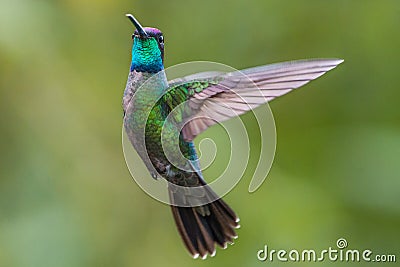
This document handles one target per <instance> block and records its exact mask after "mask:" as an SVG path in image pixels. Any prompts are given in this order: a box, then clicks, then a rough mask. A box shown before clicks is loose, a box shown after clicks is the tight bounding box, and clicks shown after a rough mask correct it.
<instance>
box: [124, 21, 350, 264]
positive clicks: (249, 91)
mask: <svg viewBox="0 0 400 267" xmlns="http://www.w3.org/2000/svg"><path fill="white" fill-rule="evenodd" d="M126 16H127V17H128V18H129V20H130V21H131V22H132V23H133V25H134V27H135V31H134V33H133V35H132V40H133V45H132V60H131V64H130V71H129V75H128V81H127V84H126V88H125V91H124V94H123V101H122V105H123V111H124V117H123V123H124V129H125V131H126V133H127V136H128V138H129V140H130V142H131V144H132V145H133V147H134V149H135V150H136V151H137V152H138V154H139V156H140V157H141V159H142V160H143V162H144V164H145V165H146V167H147V168H148V170H149V172H150V174H151V176H152V177H153V178H155V179H159V178H162V179H165V180H166V181H168V189H167V190H168V192H169V197H170V201H171V204H170V206H171V209H172V214H173V218H174V220H175V224H176V227H177V230H178V232H179V234H180V236H181V238H182V240H183V243H184V245H185V247H186V248H187V250H188V251H189V253H190V254H191V256H192V257H194V258H197V257H201V258H206V257H207V255H210V256H214V255H215V252H216V247H217V246H220V247H222V248H226V247H227V245H228V244H232V243H233V241H234V239H235V238H237V234H236V229H237V228H238V227H239V218H238V216H237V215H236V213H235V212H234V211H233V209H232V208H231V207H230V206H229V205H228V204H227V203H226V202H225V201H223V200H222V199H221V198H220V197H219V196H217V194H216V193H215V192H214V191H213V190H212V189H211V188H210V187H209V186H207V183H206V181H205V179H204V178H203V175H202V172H201V169H200V165H199V163H198V157H197V154H196V148H195V146H194V143H193V140H194V138H195V137H196V136H197V135H198V134H200V133H201V132H203V131H205V130H206V129H207V128H209V127H210V126H212V125H214V124H216V121H217V120H214V118H218V121H224V120H228V119H230V118H232V117H235V116H238V115H241V114H244V113H246V112H248V111H250V110H252V109H254V108H256V107H258V106H260V105H262V104H264V103H266V102H269V101H271V100H273V99H275V98H277V97H279V96H281V95H284V94H286V93H288V92H290V91H292V90H293V89H296V88H299V87H300V86H303V85H305V84H306V83H308V82H309V81H311V80H314V79H316V78H318V77H319V76H321V75H323V74H324V73H326V72H327V71H329V70H331V69H333V68H335V67H336V66H337V65H339V64H340V63H342V62H343V60H342V59H308V60H296V61H289V62H282V63H274V64H270V65H264V66H259V67H253V68H248V69H245V70H242V71H233V72H229V73H217V72H210V73H207V74H204V73H199V74H198V75H196V74H194V75H190V76H187V77H182V78H181V79H175V80H172V81H168V79H167V77H166V74H165V72H164V36H163V33H162V32H161V31H160V30H159V29H157V28H152V27H142V26H141V24H140V23H139V22H138V20H137V19H136V18H135V17H134V16H133V15H131V14H127V15H126ZM244 75H245V76H246V79H244V78H243V76H244ZM242 96H244V97H242ZM227 108H229V109H230V110H231V111H233V112H227ZM167 118H169V122H168V123H167ZM167 152H168V153H167ZM167 154H168V155H167ZM194 188H196V189H198V190H197V191H195V190H186V189H194Z"/></svg>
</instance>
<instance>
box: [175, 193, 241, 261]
mask: <svg viewBox="0 0 400 267" xmlns="http://www.w3.org/2000/svg"><path fill="white" fill-rule="evenodd" d="M207 191H208V193H210V194H214V195H215V193H214V192H213V191H212V190H211V188H209V187H207ZM171 208H172V214H173V215H174V219H175V223H176V226H177V228H178V231H179V234H180V235H181V237H182V239H183V242H184V243H185V246H186V248H187V249H188V250H189V252H190V254H192V256H193V257H194V258H197V257H198V256H200V257H202V258H203V259H204V258H206V257H207V255H208V254H209V255H211V256H214V255H215V244H218V245H219V246H220V247H222V248H226V247H227V244H228V243H230V244H231V243H233V239H235V238H237V235H236V232H235V228H239V224H238V222H239V218H238V217H237V216H236V214H235V212H234V211H233V210H232V209H231V208H230V207H229V206H228V204H226V203H225V202H224V201H223V200H222V199H218V200H216V201H214V202H212V203H209V204H207V205H204V206H198V207H177V206H171Z"/></svg>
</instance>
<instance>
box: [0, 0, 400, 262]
mask: <svg viewBox="0 0 400 267" xmlns="http://www.w3.org/2000/svg"><path fill="white" fill-rule="evenodd" d="M127 12H132V13H134V14H135V15H136V16H137V17H138V19H139V20H140V21H141V22H142V24H143V25H145V26H156V27H159V28H160V29H161V30H162V31H163V32H164V34H165V37H166V38H165V40H166V66H171V65H174V64H177V63H181V62H186V61H193V60H210V61H216V62H221V63H224V64H227V65H230V66H233V67H235V68H238V69H241V68H246V67H251V66H256V65H262V64H266V63H272V62H278V61H285V60H291V59H301V58H313V57H339V58H344V59H345V63H344V64H343V65H341V66H339V67H338V68H337V69H335V70H334V71H332V72H329V73H328V74H327V75H325V76H323V77H322V78H320V79H318V80H317V81H314V82H312V83H310V84H309V85H307V86H306V87H305V88H302V89H301V90H298V91H296V92H293V93H291V94H289V95H287V96H285V97H283V98H281V99H278V100H276V101H273V102H272V103H271V105H270V106H271V108H272V110H273V112H274V116H275V120H276V126H277V140H278V143H277V153H276V157H275V162H274V165H273V167H272V169H271V172H270V174H269V176H268V178H267V180H266V182H265V183H264V184H263V185H262V187H261V188H260V189H259V190H258V191H256V192H255V193H253V194H249V193H248V192H247V187H248V184H249V182H250V178H251V175H252V173H253V171H254V166H255V164H256V162H257V153H258V150H257V147H258V144H259V142H260V138H259V136H258V135H257V129H256V123H255V120H254V118H253V117H252V116H251V115H245V116H242V118H243V120H244V121H245V122H246V125H247V126H248V127H249V132H250V133H251V138H252V143H251V148H252V152H251V153H252V157H251V162H250V166H249V168H248V169H247V170H246V175H245V177H244V178H243V179H242V181H241V182H240V183H239V185H238V186H237V187H236V188H235V189H234V190H233V191H232V192H231V193H230V194H228V195H227V196H226V198H225V199H226V201H227V202H228V203H230V204H231V206H232V207H233V208H234V209H235V210H236V211H237V213H238V214H239V215H240V217H241V225H242V228H241V229H239V231H238V233H239V239H237V240H236V242H235V244H234V245H233V246H230V247H229V249H227V250H225V251H222V250H218V252H217V256H216V257H214V258H211V259H207V260H206V261H201V260H193V259H191V258H190V257H189V256H188V255H187V253H186V251H185V249H184V246H183V244H182V242H181V240H180V238H179V236H178V233H177V231H176V230H175V225H174V223H173V220H172V216H171V214H170V209H169V208H168V207H167V206H166V205H164V204H161V203H159V202H157V201H155V200H153V199H151V198H150V197H149V196H147V195H146V194H145V193H144V192H143V191H142V190H141V189H140V188H139V187H138V186H137V185H136V184H135V183H134V182H133V180H132V178H131V177H130V174H129V171H128V169H127V167H126V165H125V162H124V157H123V153H122V147H121V121H122V110H121V97H122V92H123V89H124V87H125V82H126V78H127V74H128V68H129V64H130V49H131V34H132V32H133V28H132V25H131V24H130V22H129V21H128V20H127V19H126V18H125V17H124V14H125V13H127ZM399 14H400V2H399V1H396V0H393V1H390V0H381V1H375V0H364V1H356V0H354V1H349V0H335V1H320V0H292V1H289V0H288V1H278V0H268V1H265V0H251V1H250V0H246V1H244V0H243V1H211V0H203V1H177V0H170V1H155V0H147V1H105V0H101V1H90V0H83V1H82V0H79V1H78V0H64V1H61V0H60V1H50V0H48V1H46V0H35V1H33V0H1V1H0V114H1V116H0V137H1V138H0V144H1V154H0V164H1V165H0V166H1V167H0V177H1V178H0V266H2V267H3V266H21V267H25V266H26V267H28V266H29V267H31V266H40V267H44V266H52V267H53V266H59V267H62V266H165V267H167V266H174V267H177V266H262V265H264V266H265V265H267V264H269V265H271V264H273V265H274V266H288V265H296V266H310V265H313V266H314V265H315V266H325V265H332V264H333V263H330V262H329V261H327V260H326V261H325V262H323V263H296V264H294V263H279V262H273V263H269V262H259V261H258V260H257V257H256V253H257V251H258V250H259V249H262V248H263V246H264V245H268V246H269V247H270V248H273V249H286V250H291V249H298V250H302V249H310V248H313V249H316V250H322V249H326V248H328V247H329V246H332V247H335V243H336V240H337V239H338V238H340V237H343V238H346V239H347V241H348V243H349V248H353V249H360V250H362V249H371V250H372V251H373V252H374V253H376V254H397V261H399V260H400V254H399V251H400V241H399V237H400V227H399V225H400V205H399V201H400V179H399V178H400V177H399V173H400V164H399V159H400V105H399V103H400V102H399V99H400V90H399V89H400V88H399V86H400V78H399V77H400V75H399V62H400V52H399V48H400V34H399V25H400V16H399ZM218 131H220V129H218V127H215V128H212V129H210V130H209V131H208V132H206V133H205V134H203V135H202V136H203V137H211V138H214V140H215V141H216V142H217V144H218V143H219V142H223V140H221V138H219V137H218V136H220V135H219V134H218ZM206 177H209V178H210V179H211V178H212V177H213V171H212V170H210V171H206ZM353 264H354V265H359V263H353ZM353 264H352V263H336V265H340V266H350V265H353ZM397 264H398V263H397ZM362 265H363V266H367V265H368V264H362ZM372 265H373V266H378V265H379V266H384V264H376V263H375V264H372V263H371V266H372ZM386 265H387V266H396V263H391V264H389V263H387V264H386Z"/></svg>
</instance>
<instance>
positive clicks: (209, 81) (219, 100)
mask: <svg viewBox="0 0 400 267" xmlns="http://www.w3.org/2000/svg"><path fill="white" fill-rule="evenodd" d="M342 62H343V60H341V59H311V60H297V61H290V62H283V63H276V64H271V65H265V66H261V67H255V68H249V69H245V70H242V71H234V72H229V73H224V74H214V75H212V73H210V74H209V75H204V73H203V74H200V75H199V77H196V75H191V76H188V77H186V79H185V78H182V79H179V80H175V81H174V82H173V83H171V85H170V87H169V88H168V91H167V92H166V93H165V95H164V96H163V97H162V98H161V99H160V101H162V104H163V105H166V107H167V108H168V109H169V110H170V111H172V113H171V118H173V119H174V120H175V123H177V124H179V125H180V127H182V135H183V138H184V139H185V140H186V141H191V140H193V139H194V138H195V137H196V136H197V135H198V134H200V133H201V132H203V131H204V130H206V129H207V128H208V127H210V126H211V125H214V124H216V123H217V122H222V121H225V120H227V119H229V118H232V117H234V116H238V115H240V114H243V113H245V112H247V111H249V110H251V109H254V108H256V107H258V106H259V105H261V104H264V103H266V102H269V101H271V100H273V99H275V98H276V97H279V96H281V95H284V94H287V93H288V92H290V91H292V90H293V89H296V88H299V87H300V86H303V85H304V84H306V83H308V82H310V81H311V80H314V79H316V78H318V77H319V76H321V75H323V74H324V73H326V72H327V71H329V70H331V69H333V68H335V67H336V66H337V65H339V64H340V63H342ZM188 78H189V79H188Z"/></svg>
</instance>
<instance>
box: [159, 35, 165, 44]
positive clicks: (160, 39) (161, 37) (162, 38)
mask: <svg viewBox="0 0 400 267" xmlns="http://www.w3.org/2000/svg"><path fill="white" fill-rule="evenodd" d="M158 42H159V43H160V44H162V43H164V36H162V35H160V36H159V37H158Z"/></svg>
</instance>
